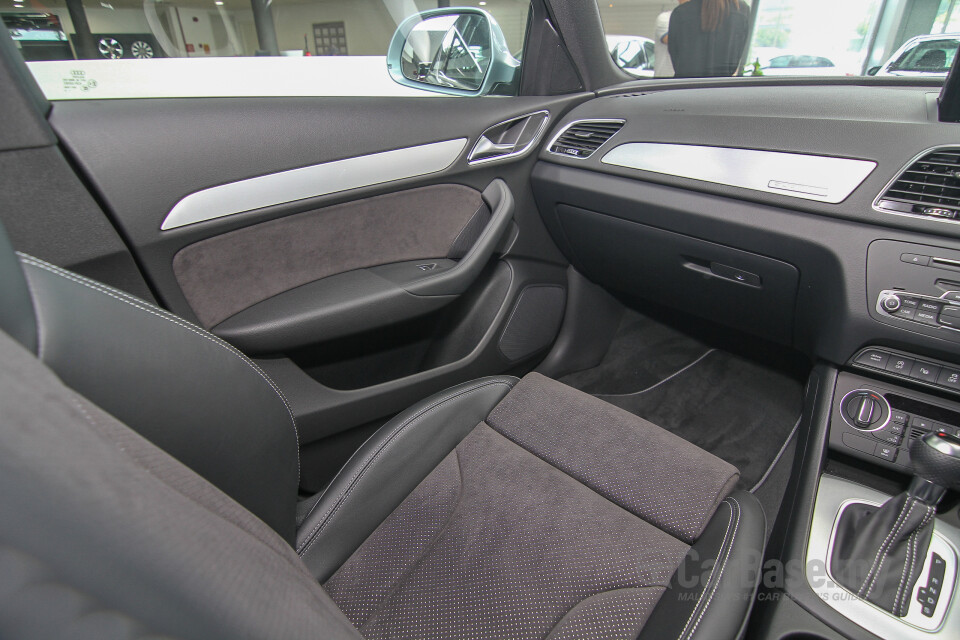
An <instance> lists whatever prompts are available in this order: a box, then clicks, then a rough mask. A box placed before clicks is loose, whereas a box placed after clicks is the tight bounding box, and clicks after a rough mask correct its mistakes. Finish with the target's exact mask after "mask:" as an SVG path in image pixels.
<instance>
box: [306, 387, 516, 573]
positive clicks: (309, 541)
mask: <svg viewBox="0 0 960 640" xmlns="http://www.w3.org/2000/svg"><path fill="white" fill-rule="evenodd" d="M494 384H502V385H506V386H508V387H510V388H513V386H512V385H511V384H509V383H508V382H506V381H504V380H503V379H497V380H491V381H487V382H483V383H481V384H478V385H476V386H473V387H470V388H467V389H461V390H460V391H457V392H456V393H453V394H451V395H448V396H444V397H443V398H440V399H439V400H437V401H436V402H434V403H433V404H431V405H430V406H429V407H425V408H424V409H423V410H421V411H420V412H418V413H417V414H415V415H413V416H410V418H408V419H407V420H406V421H405V422H403V423H402V424H400V425H399V426H397V427H396V428H395V429H394V431H393V432H391V433H390V435H388V436H387V437H386V439H385V440H384V441H383V444H381V445H380V448H379V449H377V450H376V451H375V452H373V454H372V455H371V456H370V457H369V458H368V459H367V460H365V461H364V462H363V463H362V465H361V466H360V469H358V470H357V472H356V473H355V474H354V476H353V477H352V478H351V479H350V481H349V485H348V486H347V487H346V488H345V489H344V490H343V491H341V492H340V495H339V496H338V497H337V499H336V503H335V504H334V505H333V506H332V508H331V510H330V512H329V513H328V514H326V515H325V516H323V517H322V518H321V520H320V522H318V523H317V524H316V525H315V526H314V527H313V529H311V530H310V533H309V534H307V537H306V538H305V539H304V541H303V542H302V543H301V544H300V545H299V546H298V547H297V553H299V554H300V556H301V557H303V556H304V555H306V553H307V552H308V551H309V550H310V547H312V546H313V544H314V543H315V542H316V541H317V540H318V536H319V535H320V532H321V531H322V530H323V529H324V528H325V527H326V525H327V523H328V522H330V520H331V518H333V516H335V515H336V513H337V511H339V510H340V507H342V506H343V505H344V503H346V501H347V498H349V497H350V494H351V493H352V492H353V490H354V488H356V486H357V484H358V483H359V482H360V480H361V479H362V478H363V476H364V475H365V474H366V473H367V470H368V469H370V466H371V465H372V464H373V463H374V462H375V461H376V460H377V458H379V457H380V454H382V453H383V452H384V451H385V450H386V449H387V447H388V446H389V445H390V443H391V442H393V441H394V440H395V439H396V438H397V437H398V436H399V435H400V434H401V433H402V432H403V431H404V430H405V429H406V428H407V427H409V426H410V425H412V424H413V423H414V422H416V421H417V420H419V419H420V418H422V417H423V416H424V415H426V414H427V413H429V412H431V411H433V410H434V409H436V408H437V407H439V406H441V405H443V404H446V403H447V402H449V401H450V400H453V399H454V398H458V397H460V396H462V395H464V394H467V393H472V392H474V391H476V390H478V389H482V388H483V387H488V386H490V385H494ZM361 448H362V447H361ZM345 468H346V466H344V468H341V470H340V472H338V473H337V476H336V477H335V478H334V480H333V482H331V483H330V484H329V485H328V487H330V486H333V483H334V482H336V479H337V478H339V477H340V473H342V472H343V470H344V469H345ZM322 501H323V499H322V497H321V499H320V500H319V501H318V503H319V502H322Z"/></svg>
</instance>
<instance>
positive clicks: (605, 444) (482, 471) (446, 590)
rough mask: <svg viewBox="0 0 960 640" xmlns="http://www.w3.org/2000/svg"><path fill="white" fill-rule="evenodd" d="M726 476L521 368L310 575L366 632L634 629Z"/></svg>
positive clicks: (705, 458) (731, 476)
mask: <svg viewBox="0 0 960 640" xmlns="http://www.w3.org/2000/svg"><path fill="white" fill-rule="evenodd" d="M736 480H737V472H736V469H734V468H733V467H732V466H730V465H729V464H727V463H725V462H723V461H721V460H719V459H717V458H715V457H713V456H711V455H710V454H708V453H706V452H704V451H702V450H700V449H698V448H696V447H693V446H692V445H689V443H686V442H685V441H683V440H680V439H679V438H676V437H675V436H673V435H672V434H669V433H668V432H666V431H663V430H662V429H660V428H658V427H656V426H654V425H651V424H650V423H647V422H645V421H643V420H641V419H639V418H637V417H635V416H633V415H631V414H628V413H626V412H623V411H621V410H619V409H617V408H615V407H612V406H610V405H607V404H606V403H603V402H601V401H599V400H597V399H596V398H593V397H591V396H587V395H585V394H582V393H580V392H577V391H574V390H572V389H570V388H568V387H566V386H564V385H561V384H560V383H557V382H555V381H552V380H549V379H547V378H544V377H543V376H539V375H536V374H532V375H530V376H527V377H526V378H524V379H523V380H522V381H520V383H519V384H518V385H517V386H516V387H515V388H514V389H513V390H512V391H510V393H508V394H507V395H506V397H505V398H504V399H503V400H502V401H501V402H500V403H499V405H498V406H497V407H496V408H494V409H493V411H492V412H491V413H490V415H489V416H488V418H487V420H486V421H483V422H481V423H480V424H479V425H477V426H476V427H475V428H474V429H473V430H472V431H470V433H469V434H468V435H467V436H466V437H465V438H464V439H463V440H462V441H461V442H460V443H459V444H458V445H457V446H456V447H455V448H454V449H453V451H451V452H450V453H449V454H448V455H447V456H446V457H445V458H443V460H442V461H441V462H440V464H439V465H438V466H437V467H436V468H435V469H433V471H432V472H431V473H430V474H429V475H428V476H427V477H426V478H425V479H424V480H423V481H422V482H421V483H420V484H419V485H418V486H417V488H416V489H415V490H414V491H413V492H412V493H411V494H410V495H409V496H408V497H407V498H406V499H405V500H404V501H403V502H402V503H401V504H400V506H399V507H397V508H396V509H395V510H394V511H393V513H391V514H390V516H389V517H387V518H386V520H385V521H384V522H383V523H382V524H381V525H380V526H379V527H378V528H377V529H376V530H375V531H374V532H373V534H372V535H370V536H369V537H368V538H367V539H366V540H365V541H364V542H363V544H362V545H360V547H359V548H358V549H357V551H356V552H355V553H354V554H353V555H352V556H351V557H350V558H349V559H348V560H347V561H346V562H345V563H344V564H343V565H342V566H341V567H340V568H339V569H338V570H337V571H336V573H335V574H334V575H333V576H332V577H331V578H330V579H329V580H327V581H326V582H325V584H324V586H325V588H326V589H327V591H328V593H329V594H330V595H331V597H332V598H333V600H334V602H336V603H337V605H338V606H339V607H340V608H341V609H342V610H343V612H344V613H345V614H346V616H347V618H348V619H349V620H350V621H351V622H353V623H354V624H355V625H356V626H357V627H358V628H359V629H360V631H361V633H362V634H363V635H364V637H366V638H402V637H418V638H448V637H457V638H468V639H469V638H505V637H509V638H546V637H549V638H567V637H569V638H618V637H622V638H634V637H636V635H637V634H638V633H639V631H640V629H641V628H642V627H643V625H644V623H645V621H646V620H647V618H648V616H649V615H650V614H651V612H652V611H653V610H654V608H655V606H656V604H657V602H658V601H659V599H660V596H661V595H662V594H663V592H664V590H665V589H666V587H667V586H668V585H669V584H670V580H671V578H672V577H673V576H674V573H675V571H676V569H677V567H678V566H679V565H680V563H681V562H682V561H683V560H684V558H685V556H686V554H687V551H688V549H689V548H690V544H691V543H692V542H694V541H695V540H696V539H697V538H698V537H699V535H700V534H701V532H702V530H703V528H704V527H705V526H706V523H707V522H708V521H709V520H710V518H711V516H712V515H713V512H714V511H715V510H716V508H717V505H718V504H719V502H720V501H722V500H723V499H724V498H725V497H726V495H727V494H728V493H729V492H730V491H731V490H732V488H733V486H734V484H735V483H736Z"/></svg>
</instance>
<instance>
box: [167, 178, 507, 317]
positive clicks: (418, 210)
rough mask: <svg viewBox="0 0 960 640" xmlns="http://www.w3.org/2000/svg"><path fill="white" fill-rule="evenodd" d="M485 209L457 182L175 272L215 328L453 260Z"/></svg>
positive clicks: (260, 238)
mask: <svg viewBox="0 0 960 640" xmlns="http://www.w3.org/2000/svg"><path fill="white" fill-rule="evenodd" d="M433 205H435V206H433ZM481 207H482V208H483V210H486V206H485V205H484V204H483V202H482V200H481V198H480V192H478V191H477V190H475V189H471V188H470V187H465V186H462V185H454V184H446V185H433V186H429V187H421V188H417V189H408V190H404V191H398V192H394V193H388V194H385V195H382V196H376V197H373V198H363V199H360V200H352V201H350V202H347V203H344V204H340V205H334V206H331V207H324V208H322V209H317V210H314V211H307V212H303V213H298V214H295V215H290V216H285V217H283V218H277V219H274V220H271V221H269V222H262V223H258V224H255V225H251V226H248V227H244V228H242V229H238V230H236V231H231V232H229V233H225V234H221V235H217V236H212V237H210V238H206V239H204V240H201V241H199V242H196V243H194V244H191V245H188V246H186V247H184V248H183V249H181V250H179V251H178V252H177V253H176V255H175V256H174V258H173V271H174V275H175V276H176V278H177V283H178V284H179V285H180V287H181V289H182V290H183V293H184V295H185V296H186V298H187V301H188V302H189V303H190V306H191V308H192V309H193V311H194V312H195V313H196V314H197V317H198V318H199V319H200V322H201V323H202V324H203V326H205V327H207V328H210V327H213V326H214V325H217V324H219V323H220V322H222V321H223V320H225V319H227V318H229V317H230V316H232V315H234V314H235V313H237V312H239V311H241V310H243V309H246V308H248V307H250V306H252V305H254V304H256V303H258V302H260V301H262V300H266V299H267V298H269V297H271V296H274V295H277V294H279V293H282V292H284V291H288V290H290V289H293V288H294V287H298V286H300V285H303V284H306V283H308V282H312V281H314V280H319V279H321V278H326V277H329V276H333V275H335V274H339V273H343V272H346V271H353V270H355V269H366V268H368V267H374V266H377V265H381V264H388V263H393V262H404V261H411V260H418V259H421V258H422V259H427V258H445V257H447V254H448V253H449V251H450V250H451V249H452V248H453V244H454V241H455V240H456V239H457V237H458V235H459V234H460V232H461V231H462V230H464V229H465V228H466V227H467V225H468V224H469V222H470V220H471V219H472V218H473V216H474V215H476V214H478V213H483V211H482V210H481ZM487 215H488V216H489V214H487Z"/></svg>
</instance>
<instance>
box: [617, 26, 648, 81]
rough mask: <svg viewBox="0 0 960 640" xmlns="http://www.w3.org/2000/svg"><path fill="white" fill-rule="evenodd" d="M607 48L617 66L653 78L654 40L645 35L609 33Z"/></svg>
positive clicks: (637, 74)
mask: <svg viewBox="0 0 960 640" xmlns="http://www.w3.org/2000/svg"><path fill="white" fill-rule="evenodd" d="M606 38H607V49H609V51H610V55H611V56H612V57H613V61H614V62H616V63H617V66H618V67H620V68H621V69H623V70H624V71H626V72H627V73H629V74H630V75H632V76H635V77H637V78H652V77H653V63H654V57H655V56H654V48H653V40H651V39H650V38H644V37H643V36H618V35H607V36H606Z"/></svg>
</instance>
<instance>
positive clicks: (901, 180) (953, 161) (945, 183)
mask: <svg viewBox="0 0 960 640" xmlns="http://www.w3.org/2000/svg"><path fill="white" fill-rule="evenodd" d="M877 208H879V209H884V210H886V211H897V212H900V213H913V214H917V215H923V216H933V217H937V218H955V217H957V216H958V214H960V148H949V149H946V148H944V149H937V150H936V151H932V152H930V153H928V154H926V155H925V156H923V157H922V158H920V159H919V160H917V161H916V162H914V163H913V164H912V165H910V166H909V167H907V169H906V170H905V171H904V172H903V173H901V174H900V176H899V177H898V178H897V179H896V180H895V181H894V182H893V184H892V185H890V187H889V188H887V190H886V191H885V192H884V193H883V195H882V196H880V198H879V199H878V200H877Z"/></svg>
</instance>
